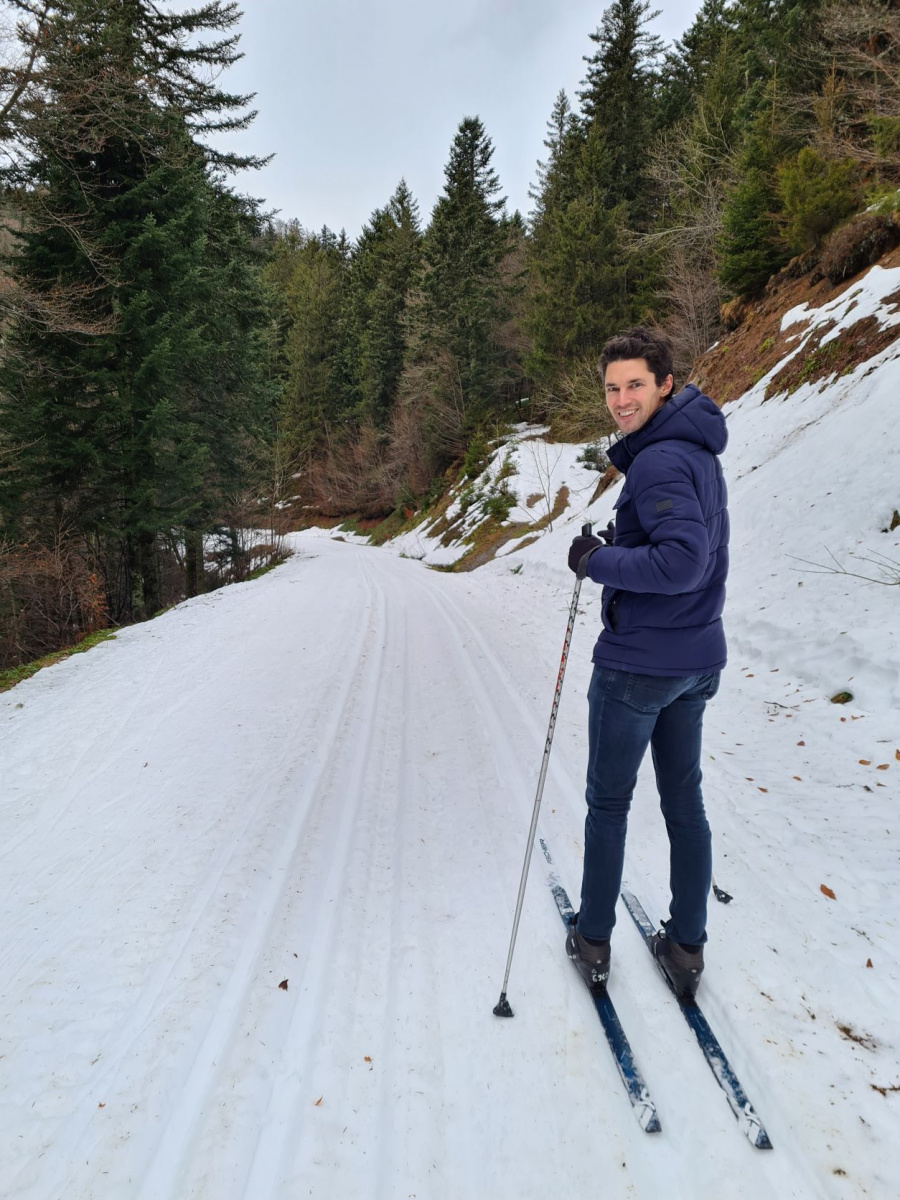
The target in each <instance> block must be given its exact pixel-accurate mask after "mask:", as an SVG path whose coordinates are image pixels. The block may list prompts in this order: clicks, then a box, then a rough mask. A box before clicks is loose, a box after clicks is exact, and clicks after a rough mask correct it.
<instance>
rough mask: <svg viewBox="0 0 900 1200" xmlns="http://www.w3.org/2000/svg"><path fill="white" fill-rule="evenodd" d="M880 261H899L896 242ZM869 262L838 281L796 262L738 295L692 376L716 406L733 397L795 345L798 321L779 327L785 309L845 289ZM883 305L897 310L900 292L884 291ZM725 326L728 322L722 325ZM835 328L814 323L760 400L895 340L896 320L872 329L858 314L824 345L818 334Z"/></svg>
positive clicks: (823, 300)
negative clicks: (755, 295) (751, 296)
mask: <svg viewBox="0 0 900 1200" xmlns="http://www.w3.org/2000/svg"><path fill="white" fill-rule="evenodd" d="M877 262H878V265H879V266H881V267H885V268H889V267H898V266H900V247H896V248H894V249H892V250H890V251H889V252H888V253H887V254H885V255H883V256H882V257H881V258H879V259H878V260H877ZM872 265H873V263H871V262H869V263H866V264H865V266H864V267H863V269H862V270H860V271H858V272H856V274H854V275H853V276H852V277H850V278H847V279H843V280H842V281H841V282H840V283H838V284H834V283H832V282H831V281H830V280H829V278H828V277H827V276H826V275H823V272H822V269H821V266H820V265H819V263H818V262H817V263H810V264H809V267H808V269H807V270H806V271H804V272H803V273H800V270H801V269H802V261H801V262H799V263H793V264H789V265H788V266H787V267H786V268H785V269H784V271H782V272H781V273H780V274H779V275H776V276H775V278H774V279H773V280H772V281H771V282H770V283H769V284H768V286H767V287H766V290H765V292H764V294H763V295H762V297H761V298H760V299H759V300H755V301H746V300H745V301H739V302H735V303H733V304H732V305H731V306H729V308H728V309H726V312H725V317H726V330H725V332H724V333H723V334H722V337H721V339H720V340H719V342H718V343H717V344H716V345H715V346H714V347H713V348H712V349H711V350H709V351H707V353H706V354H704V355H703V357H702V358H700V359H699V360H698V361H697V363H696V365H695V367H694V375H693V381H694V382H695V383H697V384H698V386H699V387H701V388H702V389H703V391H705V392H706V393H707V394H708V395H710V396H712V397H713V399H714V400H716V401H717V403H719V404H726V403H727V402H728V401H729V400H736V399H737V398H738V397H739V396H742V395H743V394H744V392H746V391H747V390H748V389H749V388H751V387H753V386H754V384H756V383H758V382H759V381H760V379H762V378H763V376H764V375H767V374H768V373H769V372H770V371H771V370H772V369H773V368H774V367H776V366H777V365H778V363H779V362H781V361H782V360H783V359H784V358H786V357H787V356H788V354H789V353H790V351H791V350H792V349H793V348H794V347H795V345H796V336H797V332H798V329H797V326H791V327H789V328H788V329H786V330H784V332H782V329H781V321H782V318H783V316H784V314H785V313H786V312H788V311H789V310H790V309H792V308H794V307H796V306H797V305H801V304H804V303H805V304H808V305H809V307H810V308H820V307H821V306H822V305H824V304H827V303H829V301H831V300H834V299H836V298H837V297H838V296H840V295H842V294H844V293H845V292H848V291H851V290H852V288H853V287H854V285H855V284H856V282H857V281H858V280H859V278H860V277H861V276H862V275H863V274H865V272H866V271H868V270H869V269H870V267H871V266H872ZM885 304H886V305H887V306H888V309H889V310H890V308H891V306H893V309H894V311H896V310H897V309H898V308H900V292H898V293H895V294H894V295H893V296H889V297H888V298H887V299H886V300H885ZM728 326H730V328H728ZM833 328H834V325H833V323H831V322H826V323H825V324H823V325H822V326H820V327H819V328H817V329H816V330H815V332H814V334H813V335H812V337H811V338H810V340H809V341H808V342H807V344H806V346H805V347H804V349H803V352H802V353H801V354H799V355H796V356H795V357H794V358H792V359H791V361H790V362H788V363H786V364H785V366H784V367H783V369H782V370H781V371H779V372H778V373H777V374H776V375H775V376H774V377H773V379H772V380H771V381H770V383H769V385H768V388H767V398H768V397H769V396H774V395H778V394H781V393H784V392H791V391H793V390H794V389H795V388H797V387H798V386H799V385H800V384H801V383H814V382H815V381H816V380H819V379H824V378H826V377H828V376H831V375H835V374H842V373H846V372H847V371H851V370H853V368H854V367H856V366H858V365H859V364H860V363H862V362H865V361H866V360H867V359H869V358H872V357H873V356H874V355H876V354H879V353H880V352H881V351H882V350H884V349H885V348H886V347H887V346H889V345H891V343H892V342H894V341H896V340H897V339H898V338H900V325H895V326H893V327H892V328H889V329H881V328H879V325H878V322H877V320H876V319H875V318H874V317H871V316H868V317H864V318H861V319H860V320H859V321H857V322H855V323H854V324H853V325H851V326H849V327H848V328H846V329H844V330H842V331H841V333H840V334H839V335H838V336H837V337H836V338H832V339H831V341H829V342H827V343H826V344H825V345H824V346H823V345H822V344H821V343H822V339H823V338H824V337H825V336H826V335H827V334H828V333H829V332H830V330H831V329H833Z"/></svg>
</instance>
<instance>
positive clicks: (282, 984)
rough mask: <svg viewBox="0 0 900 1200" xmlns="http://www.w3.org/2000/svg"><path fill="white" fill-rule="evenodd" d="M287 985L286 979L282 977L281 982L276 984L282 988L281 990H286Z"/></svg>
mask: <svg viewBox="0 0 900 1200" xmlns="http://www.w3.org/2000/svg"><path fill="white" fill-rule="evenodd" d="M287 985H288V981H287V980H286V979H282V981H281V983H279V985H278V986H279V987H280V988H281V990H282V991H283V992H286V991H287Z"/></svg>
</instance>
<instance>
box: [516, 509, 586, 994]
mask: <svg viewBox="0 0 900 1200" xmlns="http://www.w3.org/2000/svg"><path fill="white" fill-rule="evenodd" d="M592 532H593V530H592V527H591V524H590V522H588V523H587V524H586V525H582V527H581V535H582V537H590V536H591V533H592ZM589 557H590V556H589V554H585V556H584V558H583V559H582V560H581V562H580V563H579V564H578V572H577V575H576V578H575V592H574V594H573V596H572V604H571V606H570V608H569V623H568V625H567V626H566V640H565V641H564V642H563V649H562V658H561V659H560V661H559V674H558V675H557V676H556V691H555V692H554V693H553V707H552V708H551V710H550V726H549V728H548V729H547V741H546V743H545V745H544V758H543V761H542V762H541V773H540V775H539V776H538V784H537V794H536V795H535V797H534V810H533V812H532V814H531V828H530V829H529V830H528V846H527V848H526V850H525V862H524V863H523V864H522V878H521V880H520V881H519V896H518V899H517V900H516V915H515V916H514V917H513V927H512V937H511V938H510V940H509V954H508V955H507V958H506V974H505V975H504V976H503V990H502V991H501V993H500V999H499V1000H498V1001H497V1004H496V1006H495V1007H494V1016H495V1017H511V1016H513V1015H514V1014H513V1010H512V1009H511V1008H510V1006H509V1001H508V1000H507V999H506V988H507V985H508V983H509V973H510V971H511V969H512V960H513V952H514V951H515V948H516V937H517V936H518V933H519V919H520V917H521V916H522V903H523V901H524V899H525V884H526V883H527V882H528V868H529V866H530V865H531V851H532V849H533V847H534V835H535V833H536V832H537V823H538V814H539V813H540V811H541V800H542V799H543V795H544V781H545V780H546V778H547V765H548V763H549V762H550V747H551V746H552V745H553V733H554V730H555V729H556V714H557V713H558V711H559V698H560V696H561V695H562V685H563V680H564V679H565V677H566V663H567V662H568V659H569V646H570V645H571V642H572V630H573V629H574V628H575V616H576V614H577V612H578V597H579V596H580V595H581V585H582V583H583V582H584V577H585V574H586V573H587V560H588V558H589Z"/></svg>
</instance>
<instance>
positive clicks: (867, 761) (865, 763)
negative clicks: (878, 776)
mask: <svg viewBox="0 0 900 1200" xmlns="http://www.w3.org/2000/svg"><path fill="white" fill-rule="evenodd" d="M859 765H860V766H861V767H871V765H872V760H871V759H870V758H861V759H860V760H859Z"/></svg>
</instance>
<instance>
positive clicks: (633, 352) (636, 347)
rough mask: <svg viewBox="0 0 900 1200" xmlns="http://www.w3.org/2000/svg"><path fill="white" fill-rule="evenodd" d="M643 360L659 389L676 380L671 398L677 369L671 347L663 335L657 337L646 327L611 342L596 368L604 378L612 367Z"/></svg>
mask: <svg viewBox="0 0 900 1200" xmlns="http://www.w3.org/2000/svg"><path fill="white" fill-rule="evenodd" d="M630 358H643V359H644V360H645V362H646V363H647V366H648V367H649V368H650V370H651V371H652V372H653V378H654V379H655V380H656V386H657V387H659V386H660V384H661V383H662V381H663V380H664V379H665V378H666V376H667V375H672V376H673V383H672V391H671V392H670V393H669V395H672V394H673V393H674V391H675V383H674V374H675V366H674V362H673V356H672V343H671V342H670V341H669V339H668V338H667V337H666V335H665V334H664V333H657V332H655V331H654V330H652V329H647V328H645V327H644V326H643V325H636V326H635V327H634V329H628V330H626V331H625V333H620V334H617V335H616V337H613V338H610V339H609V341H608V342H607V343H606V345H605V346H604V347H603V350H602V352H601V354H600V361H599V362H598V364H597V366H598V368H599V370H600V374H601V375H605V374H606V368H607V367H608V366H609V364H610V363H613V362H622V361H623V360H624V359H630Z"/></svg>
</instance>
